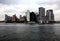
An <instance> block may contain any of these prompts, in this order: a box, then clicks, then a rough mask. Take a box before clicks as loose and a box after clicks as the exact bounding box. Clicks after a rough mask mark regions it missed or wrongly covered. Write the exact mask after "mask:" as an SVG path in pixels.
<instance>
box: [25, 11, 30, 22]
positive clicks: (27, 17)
mask: <svg viewBox="0 0 60 41" xmlns="http://www.w3.org/2000/svg"><path fill="white" fill-rule="evenodd" d="M26 19H27V21H28V22H29V21H30V11H29V10H27V12H26Z"/></svg>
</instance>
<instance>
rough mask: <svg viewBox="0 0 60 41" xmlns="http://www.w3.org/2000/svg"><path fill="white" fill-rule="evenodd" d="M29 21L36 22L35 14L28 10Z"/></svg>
mask: <svg viewBox="0 0 60 41" xmlns="http://www.w3.org/2000/svg"><path fill="white" fill-rule="evenodd" d="M30 21H35V22H37V16H36V14H35V13H34V12H30Z"/></svg>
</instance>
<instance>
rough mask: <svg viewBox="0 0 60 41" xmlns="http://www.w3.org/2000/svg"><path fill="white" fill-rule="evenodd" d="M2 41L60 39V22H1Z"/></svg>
mask: <svg viewBox="0 0 60 41" xmlns="http://www.w3.org/2000/svg"><path fill="white" fill-rule="evenodd" d="M0 41H60V24H14V23H13V24H11V23H0Z"/></svg>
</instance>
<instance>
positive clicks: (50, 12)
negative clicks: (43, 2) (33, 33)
mask: <svg viewBox="0 0 60 41" xmlns="http://www.w3.org/2000/svg"><path fill="white" fill-rule="evenodd" d="M46 17H47V20H48V21H54V14H53V10H47V11H46Z"/></svg>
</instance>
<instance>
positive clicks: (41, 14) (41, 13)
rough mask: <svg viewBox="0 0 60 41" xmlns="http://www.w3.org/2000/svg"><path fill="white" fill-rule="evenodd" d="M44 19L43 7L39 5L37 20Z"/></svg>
mask: <svg viewBox="0 0 60 41" xmlns="http://www.w3.org/2000/svg"><path fill="white" fill-rule="evenodd" d="M44 20H45V8H43V7H40V8H39V21H40V22H41V21H44Z"/></svg>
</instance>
